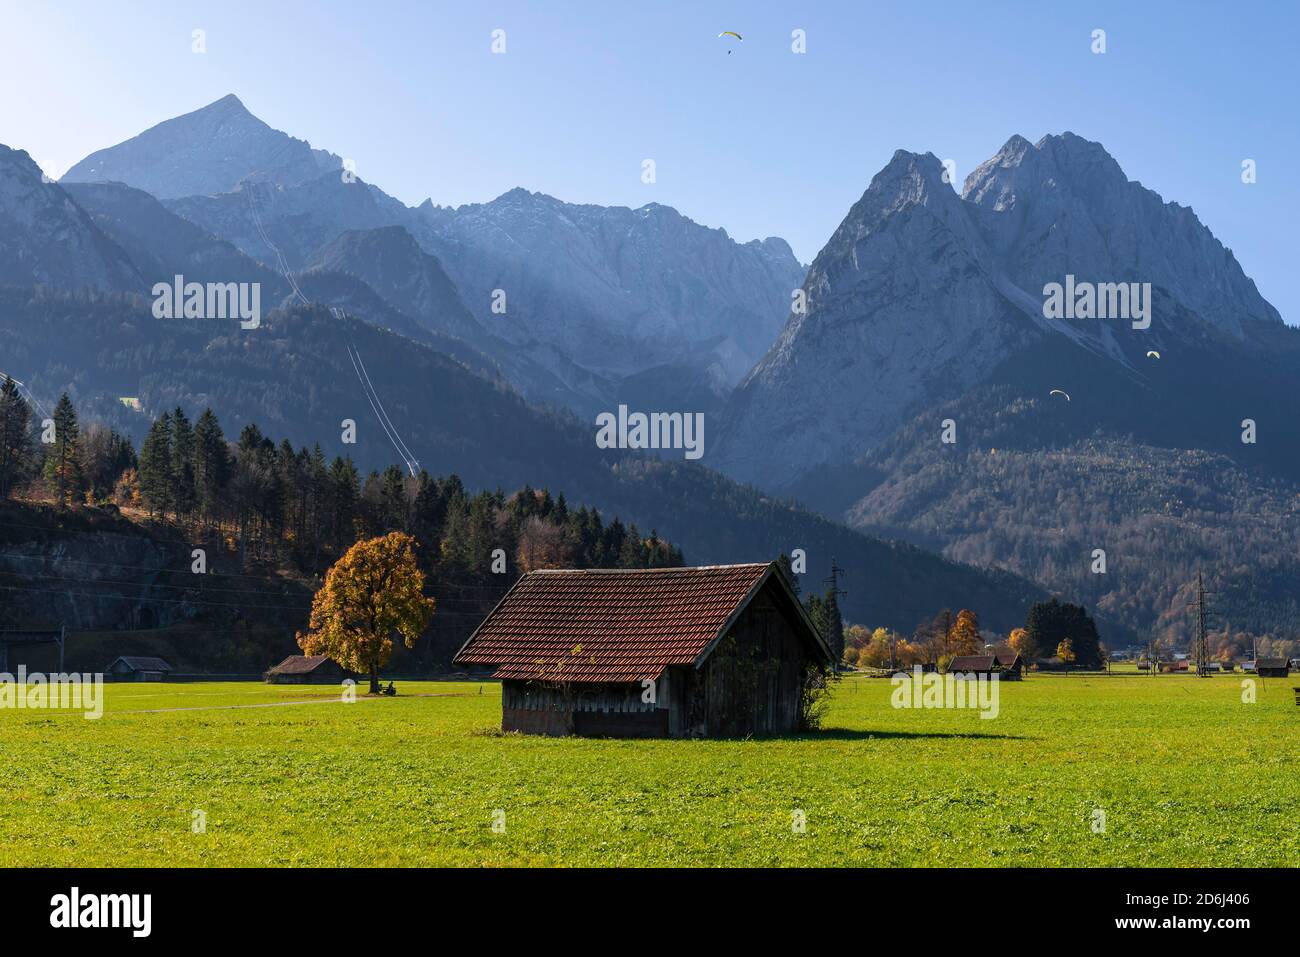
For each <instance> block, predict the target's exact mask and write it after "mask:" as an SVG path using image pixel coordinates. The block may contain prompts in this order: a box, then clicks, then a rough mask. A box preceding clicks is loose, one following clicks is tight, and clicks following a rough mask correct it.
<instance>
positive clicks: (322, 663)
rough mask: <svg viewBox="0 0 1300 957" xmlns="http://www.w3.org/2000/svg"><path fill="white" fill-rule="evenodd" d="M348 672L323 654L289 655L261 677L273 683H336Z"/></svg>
mask: <svg viewBox="0 0 1300 957" xmlns="http://www.w3.org/2000/svg"><path fill="white" fill-rule="evenodd" d="M346 677H348V674H347V673H346V672H344V670H343V669H342V668H341V667H339V665H338V664H337V663H335V662H333V661H331V660H330V659H329V658H327V657H325V656H324V655H290V656H289V657H288V658H285V659H284V661H282V662H280V663H279V664H278V665H276V666H275V667H274V668H271V669H270V670H269V671H267V673H266V674H265V675H263V678H264V679H265V680H266V683H267V684H273V685H308V684H338V683H340V682H341V681H342V680H343V679H344V678H346Z"/></svg>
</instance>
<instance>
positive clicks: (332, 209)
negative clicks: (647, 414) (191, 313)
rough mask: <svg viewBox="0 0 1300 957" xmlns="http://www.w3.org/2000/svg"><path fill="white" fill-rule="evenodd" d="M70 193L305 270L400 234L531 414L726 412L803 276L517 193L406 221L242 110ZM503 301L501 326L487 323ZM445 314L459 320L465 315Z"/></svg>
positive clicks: (689, 226) (714, 245) (139, 141)
mask: <svg viewBox="0 0 1300 957" xmlns="http://www.w3.org/2000/svg"><path fill="white" fill-rule="evenodd" d="M74 179H82V180H86V179H95V180H103V179H113V180H119V181H121V182H123V183H126V184H128V185H131V186H136V187H138V188H140V189H144V190H146V191H149V192H151V193H153V194H154V195H156V196H159V197H160V198H163V199H164V200H165V201H166V205H167V206H168V207H169V208H170V209H172V210H173V211H174V212H176V213H178V214H179V215H181V216H183V217H184V218H186V219H188V220H190V221H191V222H193V223H195V224H196V225H198V226H200V227H201V228H202V229H203V230H205V231H206V232H208V233H210V234H212V235H214V236H217V237H220V238H222V239H225V240H228V241H229V242H231V243H233V244H234V245H235V246H237V247H238V248H239V249H241V250H243V251H244V252H245V253H247V254H248V255H249V256H251V257H253V258H254V259H257V260H259V261H261V262H263V263H265V264H267V265H268V266H272V267H277V268H280V264H282V268H284V269H287V270H289V271H294V272H296V271H301V270H304V269H306V268H308V267H309V266H312V265H313V264H318V263H317V259H318V257H319V255H320V254H321V253H322V251H323V250H324V249H325V247H327V246H328V245H329V244H331V243H333V242H334V241H336V240H337V239H338V238H339V237H340V236H341V235H342V234H343V233H346V232H355V231H369V230H377V229H382V228H384V227H391V226H401V227H403V228H404V229H406V230H407V231H408V232H409V233H410V234H411V235H412V236H413V237H414V238H415V240H416V241H417V242H418V243H419V244H420V246H421V247H422V248H423V249H424V251H425V252H426V253H427V254H429V255H430V256H432V257H435V258H436V260H437V261H438V264H439V268H441V269H442V270H444V271H445V272H446V274H447V275H448V277H449V278H450V280H451V283H452V284H453V285H454V287H455V291H456V293H457V295H458V296H459V298H460V300H461V302H462V303H463V305H464V307H465V308H467V309H468V310H469V312H470V314H471V315H472V316H473V317H474V318H476V319H477V320H478V323H479V325H480V326H481V327H482V328H483V330H484V331H485V332H486V333H487V334H488V335H489V336H490V337H492V340H491V341H489V342H486V343H484V342H482V341H478V342H475V345H477V346H479V347H481V348H484V349H485V350H486V351H489V352H490V353H491V354H492V355H493V357H494V358H495V359H496V360H497V361H499V362H501V363H502V365H503V367H505V368H506V369H507V373H508V374H509V375H511V376H512V381H513V382H514V383H515V385H516V386H517V387H518V388H519V389H520V390H521V391H522V392H523V393H524V394H525V395H527V396H528V397H529V398H531V399H532V400H534V401H540V402H546V403H549V404H561V405H565V406H567V407H569V408H571V409H573V410H574V411H576V412H578V413H579V414H580V415H583V416H584V417H590V416H592V415H594V413H595V412H597V411H599V410H604V409H608V408H611V407H612V405H613V404H614V403H616V402H617V401H619V398H620V397H627V396H629V395H630V396H635V397H636V398H637V400H638V401H645V402H649V403H652V404H659V403H662V402H664V401H668V400H670V399H672V398H674V397H675V396H680V395H682V394H683V393H684V394H685V395H687V396H690V397H692V399H693V401H696V402H697V403H700V404H701V405H707V408H708V409H709V410H712V409H715V408H717V407H719V406H720V404H721V401H722V399H723V398H724V397H725V395H726V393H727V392H728V391H729V389H730V387H731V386H732V385H734V384H735V382H737V381H738V380H739V379H740V377H741V376H742V375H744V373H745V372H746V371H747V370H748V369H749V368H750V367H751V366H752V365H753V363H754V362H755V361H756V360H757V359H758V358H759V357H760V356H761V355H762V354H763V352H764V351H765V350H766V348H767V346H768V345H769V344H770V342H771V340H772V337H773V336H774V335H775V333H776V331H777V329H778V328H779V327H780V324H781V321H782V318H783V316H784V315H785V312H786V309H787V307H788V304H789V301H790V296H791V293H792V291H793V290H794V289H795V288H796V287H797V286H798V285H799V282H800V280H801V279H802V275H803V268H802V266H800V264H799V263H798V261H797V260H796V259H795V258H794V255H793V253H792V252H791V251H790V248H789V246H788V245H787V244H786V243H785V242H784V241H783V240H780V239H776V238H771V239H766V240H763V241H754V242H750V243H744V244H741V243H736V242H734V241H733V240H731V239H730V237H728V236H727V234H726V232H725V231H723V230H720V229H709V228H707V227H704V226H701V225H699V224H697V223H695V222H692V221H691V220H690V219H688V218H686V217H685V216H682V215H681V214H680V213H678V212H677V211H676V210H673V209H671V208H669V207H666V206H660V205H657V204H650V205H647V206H644V207H641V208H640V209H636V210H632V209H628V208H626V207H601V206H590V205H588V206H579V205H573V204H569V203H564V202H561V201H560V200H557V199H554V198H552V197H549V196H545V195H542V194H539V193H529V192H527V191H525V190H522V189H514V190H511V191H509V192H507V193H505V194H504V195H502V196H500V197H498V198H497V199H495V200H493V201H492V202H490V203H483V204H471V205H468V206H462V207H459V208H456V209H449V208H442V207H437V206H434V205H433V204H432V202H428V201H426V203H424V204H423V205H422V206H420V207H418V208H416V209H412V208H410V207H407V206H405V205H404V204H402V203H401V202H399V201H398V200H396V199H394V198H392V197H391V196H388V195H387V194H385V193H384V192H383V191H382V190H380V189H379V188H377V187H375V186H373V185H371V184H368V183H366V182H364V181H363V180H361V179H359V178H357V177H356V176H355V175H353V174H351V173H350V172H348V171H341V169H340V161H339V160H338V158H337V157H335V156H333V155H332V154H327V153H322V152H321V151H319V150H312V149H311V148H310V147H309V146H308V145H307V144H306V143H303V142H302V141H299V140H294V139H292V138H291V137H288V136H287V135H286V134H283V133H279V132H278V131H275V130H272V129H271V128H270V127H268V126H267V125H266V124H264V123H262V122H261V121H260V120H257V119H256V118H255V117H253V116H252V115H251V114H249V113H248V111H247V110H245V109H244V107H243V105H242V104H241V103H240V102H239V101H238V100H237V99H236V98H235V97H233V96H228V97H225V98H223V99H221V100H218V101H217V102H216V103H213V104H210V105H208V106H206V107H204V108H202V109H200V110H197V111H195V112H194V113H190V114H187V115H186V116H183V117H178V118H176V119H175V120H170V121H168V122H166V123H162V124H160V125H159V126H157V127H154V128H153V129H151V130H148V131H146V132H144V133H142V134H140V136H138V137H135V138H134V139H132V140H128V141H126V142H125V143H121V144H118V145H117V146H113V147H109V148H108V149H106V150H101V151H99V152H97V153H95V154H92V156H90V157H87V159H86V160H83V161H82V162H81V163H78V164H77V165H76V166H74V167H73V169H72V170H70V171H69V173H68V175H67V176H66V177H65V180H69V181H71V180H74ZM390 239H391V237H390ZM498 289H500V290H502V291H503V292H504V294H505V299H504V308H505V312H504V313H502V312H501V311H500V306H498V308H497V310H496V311H494V310H493V303H494V301H497V302H500V299H499V297H497V298H496V299H494V293H495V290H498ZM447 294H448V290H446V289H443V291H442V293H440V298H441V299H442V300H444V301H447V299H448V295H447ZM444 312H445V315H446V316H447V317H448V321H451V320H450V317H451V316H452V314H453V313H458V312H459V310H457V309H455V307H450V306H449V307H447V309H446V310H444ZM455 323H456V324H461V320H460V319H456V320H455ZM466 334H467V335H468V334H469V333H468V331H467V330H466ZM624 379H631V380H632V381H630V382H629V383H628V384H627V386H626V387H623V386H621V382H622V381H623V380H624ZM660 381H662V382H663V383H665V386H666V387H665V388H663V389H661V388H660V387H659V386H658V385H657V383H659V382H660Z"/></svg>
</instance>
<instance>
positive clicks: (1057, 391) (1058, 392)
mask: <svg viewBox="0 0 1300 957" xmlns="http://www.w3.org/2000/svg"><path fill="white" fill-rule="evenodd" d="M1047 394H1048V396H1049V397H1050V396H1054V395H1063V396H1065V401H1066V402H1069V401H1070V396H1069V393H1067V392H1063V391H1061V390H1060V389H1053V390H1052V391H1051V392H1049V393H1047Z"/></svg>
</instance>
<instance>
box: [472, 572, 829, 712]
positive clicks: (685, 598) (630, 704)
mask: <svg viewBox="0 0 1300 957" xmlns="http://www.w3.org/2000/svg"><path fill="white" fill-rule="evenodd" d="M454 660H455V662H456V663H457V664H459V665H462V666H468V667H472V668H491V669H492V674H493V675H494V676H495V677H497V678H500V679H501V683H502V695H501V729H502V730H503V731H523V732H527V733H531V734H551V735H561V734H580V735H594V736H599V735H607V736H613V737H665V736H668V737H733V736H742V735H748V734H782V733H786V732H791V731H797V730H800V727H801V723H802V720H803V717H804V709H803V702H804V690H805V688H806V687H807V686H808V685H809V683H810V682H815V681H817V680H819V678H820V675H821V674H822V673H823V672H824V671H826V670H829V669H830V668H832V667H833V666H834V661H835V658H834V655H833V654H832V653H831V650H830V648H829V647H828V646H827V644H826V642H825V641H824V640H823V639H822V637H821V635H820V634H818V632H817V629H816V628H815V627H814V626H813V624H812V622H811V621H810V620H809V619H808V615H807V613H806V612H805V611H804V609H803V606H802V605H801V604H800V603H799V600H798V598H797V597H796V596H795V594H794V592H793V591H792V590H791V589H790V585H789V583H788V582H787V580H786V578H785V575H784V574H783V573H782V572H781V570H780V569H779V568H778V566H777V565H776V564H775V563H769V564H754V565H714V566H707V567H701V568H660V569H635V570H605V569H581V570H547V571H534V572H530V573H529V574H527V575H524V576H523V577H522V578H520V579H519V581H517V582H516V583H515V585H514V587H513V588H511V589H510V591H509V592H507V594H506V596H505V597H504V598H503V599H501V602H500V603H499V604H498V605H497V606H496V608H494V609H493V610H492V612H491V614H489V615H488V617H487V618H486V619H484V621H483V623H482V624H481V625H479V627H478V629H477V630H476V631H475V632H474V634H473V635H471V636H470V639H469V641H467V642H466V643H465V646H464V647H463V648H461V650H460V651H459V652H458V653H457V654H456V657H455V659H454Z"/></svg>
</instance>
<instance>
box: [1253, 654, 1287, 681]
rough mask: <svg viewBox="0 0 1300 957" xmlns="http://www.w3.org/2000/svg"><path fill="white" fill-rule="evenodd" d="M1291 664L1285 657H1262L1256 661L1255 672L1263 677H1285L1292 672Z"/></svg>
mask: <svg viewBox="0 0 1300 957" xmlns="http://www.w3.org/2000/svg"><path fill="white" fill-rule="evenodd" d="M1290 664H1291V663H1290V662H1289V661H1287V659H1285V658H1260V659H1258V660H1257V661H1256V662H1255V674H1257V675H1259V676H1260V677H1261V678H1285V677H1286V676H1287V674H1288V673H1290V670H1291V669H1290Z"/></svg>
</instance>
